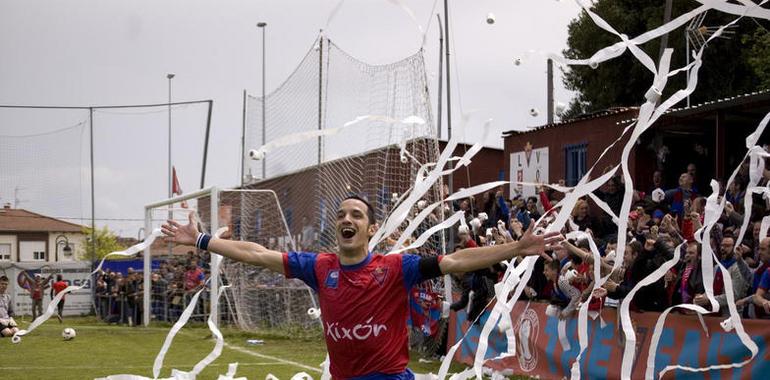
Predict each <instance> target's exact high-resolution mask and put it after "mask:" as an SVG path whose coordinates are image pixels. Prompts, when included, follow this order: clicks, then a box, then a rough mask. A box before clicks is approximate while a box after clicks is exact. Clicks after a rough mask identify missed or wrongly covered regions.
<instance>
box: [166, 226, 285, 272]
mask: <svg viewBox="0 0 770 380" xmlns="http://www.w3.org/2000/svg"><path fill="white" fill-rule="evenodd" d="M160 229H161V231H162V232H163V234H164V235H166V237H165V239H164V240H166V241H167V242H172V243H177V244H183V245H191V246H196V242H198V234H199V233H200V232H199V231H198V227H197V226H196V223H195V221H194V220H193V213H192V212H191V213H190V216H189V223H188V224H185V225H181V224H179V223H178V222H177V221H175V220H169V221H167V223H166V224H164V225H162V226H161V228H160ZM206 249H207V250H208V251H210V252H214V253H218V254H220V255H222V256H224V257H227V258H230V259H233V260H235V261H240V262H243V263H247V264H252V265H258V266H261V267H263V268H267V269H270V270H272V271H273V272H277V273H280V274H284V273H283V253H281V252H277V251H273V250H269V249H267V248H265V247H263V246H261V245H259V244H257V243H252V242H248V241H236V240H226V239H216V238H211V240H209V241H208V246H207V247H206Z"/></svg>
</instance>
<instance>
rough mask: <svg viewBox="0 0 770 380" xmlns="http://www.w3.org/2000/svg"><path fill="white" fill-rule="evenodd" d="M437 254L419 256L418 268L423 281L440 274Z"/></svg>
mask: <svg viewBox="0 0 770 380" xmlns="http://www.w3.org/2000/svg"><path fill="white" fill-rule="evenodd" d="M438 264H439V259H438V256H429V257H421V258H420V263H419V264H418V268H419V271H420V275H421V276H422V279H423V281H425V280H430V279H432V278H436V277H439V276H441V275H442V274H443V273H441V268H440V267H439V265H438Z"/></svg>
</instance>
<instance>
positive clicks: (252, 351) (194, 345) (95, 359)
mask: <svg viewBox="0 0 770 380" xmlns="http://www.w3.org/2000/svg"><path fill="white" fill-rule="evenodd" d="M27 324H28V323H22V324H21V325H22V326H23V327H25V326H27ZM64 327H72V328H74V329H75V330H76V331H77V338H75V339H74V340H71V341H64V340H63V339H62V337H61V332H62V330H63V329H64ZM169 328H170V326H164V325H156V326H152V325H151V326H150V327H133V328H132V327H126V326H114V325H113V326H108V325H105V324H103V323H99V322H96V321H95V320H94V319H93V318H77V319H73V318H70V319H68V320H66V321H65V323H64V324H59V323H58V321H57V320H56V319H55V318H54V319H51V320H49V321H48V322H46V323H45V324H43V325H42V326H40V327H39V328H38V329H36V330H35V331H34V332H32V333H31V334H30V335H28V336H25V337H24V339H23V341H22V342H21V343H19V344H17V345H14V344H12V343H11V340H10V339H9V338H4V339H2V340H0V358H2V359H0V378H1V379H4V380H10V379H46V380H51V379H94V378H97V377H104V376H107V375H116V374H134V375H140V376H146V377H150V378H152V365H153V362H154V360H155V356H156V355H157V354H158V351H159V350H160V348H161V346H162V345H163V340H164V339H165V337H166V334H167V333H168V331H169ZM222 333H223V335H224V337H225V342H226V346H225V349H224V350H223V352H222V355H221V356H220V357H219V358H218V359H217V360H216V361H214V362H213V363H212V364H211V365H210V366H208V367H207V368H206V369H205V370H204V371H203V373H202V374H201V375H200V376H199V379H216V378H217V377H218V375H220V374H225V373H226V372H227V366H228V364H229V363H233V362H238V363H239V364H238V372H237V376H243V377H246V378H248V379H250V380H254V379H264V378H265V376H266V375H267V374H269V373H272V374H273V375H275V376H276V377H278V378H279V379H289V378H290V377H291V376H293V375H294V374H296V373H298V372H307V373H308V374H309V375H311V376H312V377H313V378H316V379H318V378H320V375H321V372H320V367H319V364H320V363H321V362H322V361H323V360H324V358H325V356H326V350H325V346H324V343H323V340H322V339H321V337H320V336H319V337H318V338H314V339H289V338H287V337H285V336H281V335H280V334H252V333H245V332H242V331H240V330H235V329H228V328H226V329H223V330H222ZM248 339H262V340H264V342H265V343H264V344H263V345H257V346H251V345H248V344H246V340H248ZM213 348H214V339H213V338H212V337H211V334H210V332H209V330H208V329H207V328H205V327H204V326H203V324H200V323H199V324H198V325H197V326H193V327H186V328H184V329H182V330H181V331H180V333H179V334H177V336H176V338H175V339H174V343H173V344H172V345H171V349H170V350H169V352H168V354H167V355H166V359H165V361H164V365H163V371H162V373H161V377H168V376H170V375H171V369H172V368H176V369H179V370H182V371H189V370H191V369H192V368H193V366H194V365H195V364H196V363H197V362H198V361H200V360H201V359H203V358H204V357H205V356H206V355H208V353H209V352H211V350H212V349H213ZM411 359H412V360H411V362H410V364H409V368H411V369H412V370H413V371H414V372H415V373H429V372H433V373H437V372H438V369H439V366H440V365H441V363H440V362H438V361H436V360H434V361H433V362H431V363H420V362H419V359H420V357H419V354H417V353H414V352H413V353H412V354H411ZM464 368H465V366H463V365H459V364H456V363H455V364H453V365H452V368H451V370H450V372H459V371H461V370H462V369H464Z"/></svg>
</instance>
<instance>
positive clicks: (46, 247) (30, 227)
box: [0, 204, 86, 264]
mask: <svg viewBox="0 0 770 380" xmlns="http://www.w3.org/2000/svg"><path fill="white" fill-rule="evenodd" d="M85 242H86V241H85V234H84V233H83V226H81V225H78V224H75V223H70V222H66V221H63V220H59V219H56V218H52V217H49V216H45V215H41V214H37V213H34V212H31V211H27V210H24V209H14V208H11V206H10V205H8V204H6V205H5V206H3V208H0V263H3V262H5V263H9V262H10V263H27V264H45V263H48V264H52V263H61V262H73V261H78V259H79V257H80V256H82V253H83V247H84V245H85Z"/></svg>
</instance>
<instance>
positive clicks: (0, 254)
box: [0, 243, 13, 261]
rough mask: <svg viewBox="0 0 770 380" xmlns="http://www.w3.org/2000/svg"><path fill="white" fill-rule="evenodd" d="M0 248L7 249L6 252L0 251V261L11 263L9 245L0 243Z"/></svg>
mask: <svg viewBox="0 0 770 380" xmlns="http://www.w3.org/2000/svg"><path fill="white" fill-rule="evenodd" d="M0 247H8V252H7V253H3V252H2V250H0V261H11V258H12V256H13V254H12V253H11V243H0ZM6 255H7V256H8V258H5V257H4V256H6Z"/></svg>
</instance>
